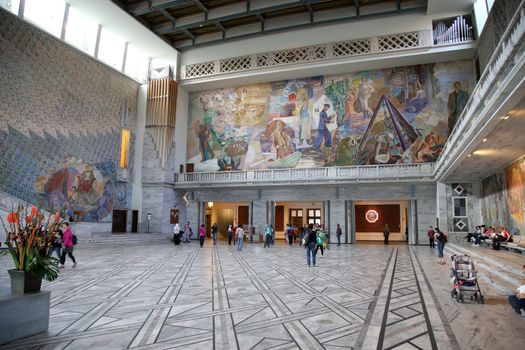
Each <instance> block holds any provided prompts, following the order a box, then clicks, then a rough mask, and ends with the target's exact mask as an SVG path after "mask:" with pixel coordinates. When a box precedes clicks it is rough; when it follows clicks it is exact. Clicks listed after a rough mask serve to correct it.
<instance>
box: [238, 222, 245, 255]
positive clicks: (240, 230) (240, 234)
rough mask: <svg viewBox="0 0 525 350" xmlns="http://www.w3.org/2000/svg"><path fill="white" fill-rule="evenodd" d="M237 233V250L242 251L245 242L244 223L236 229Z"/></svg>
mask: <svg viewBox="0 0 525 350" xmlns="http://www.w3.org/2000/svg"><path fill="white" fill-rule="evenodd" d="M236 234H237V250H238V251H242V245H243V243H244V230H243V228H242V225H239V227H238V228H237V231H236Z"/></svg>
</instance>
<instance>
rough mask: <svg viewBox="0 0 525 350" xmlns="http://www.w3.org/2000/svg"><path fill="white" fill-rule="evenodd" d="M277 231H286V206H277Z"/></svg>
mask: <svg viewBox="0 0 525 350" xmlns="http://www.w3.org/2000/svg"><path fill="white" fill-rule="evenodd" d="M275 231H284V206H283V205H278V206H276V207H275Z"/></svg>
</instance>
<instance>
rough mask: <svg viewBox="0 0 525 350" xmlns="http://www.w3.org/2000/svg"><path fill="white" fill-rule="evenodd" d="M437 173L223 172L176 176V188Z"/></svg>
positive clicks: (414, 168)
mask: <svg viewBox="0 0 525 350" xmlns="http://www.w3.org/2000/svg"><path fill="white" fill-rule="evenodd" d="M433 173H434V163H421V164H393V165H363V166H349V167H329V168H301V169H295V168H292V169H272V170H247V171H219V172H210V173H205V172H199V173H180V174H175V186H176V187H183V186H187V185H196V184H198V185H210V186H213V185H217V184H221V185H223V184H232V185H240V184H259V183H279V182H281V183H282V182H296V181H303V182H304V181H307V182H315V183H326V182H328V181H330V182H333V181H335V182H360V181H380V180H388V179H393V180H396V181H398V180H414V181H415V180H425V181H428V180H429V178H431V177H432V175H433Z"/></svg>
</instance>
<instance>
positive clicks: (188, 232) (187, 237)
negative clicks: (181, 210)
mask: <svg viewBox="0 0 525 350" xmlns="http://www.w3.org/2000/svg"><path fill="white" fill-rule="evenodd" d="M191 234H192V232H191V226H190V222H189V221H188V222H187V223H186V225H184V243H190V236H191Z"/></svg>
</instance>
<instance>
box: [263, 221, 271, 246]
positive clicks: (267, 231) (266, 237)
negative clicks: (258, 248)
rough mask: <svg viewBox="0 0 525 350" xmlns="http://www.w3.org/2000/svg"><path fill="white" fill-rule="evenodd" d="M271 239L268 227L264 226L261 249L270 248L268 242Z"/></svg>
mask: <svg viewBox="0 0 525 350" xmlns="http://www.w3.org/2000/svg"><path fill="white" fill-rule="evenodd" d="M271 239H272V230H271V229H270V225H268V224H266V226H265V227H264V247H263V248H266V247H268V248H270V240H271Z"/></svg>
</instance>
